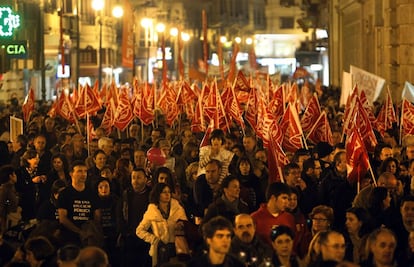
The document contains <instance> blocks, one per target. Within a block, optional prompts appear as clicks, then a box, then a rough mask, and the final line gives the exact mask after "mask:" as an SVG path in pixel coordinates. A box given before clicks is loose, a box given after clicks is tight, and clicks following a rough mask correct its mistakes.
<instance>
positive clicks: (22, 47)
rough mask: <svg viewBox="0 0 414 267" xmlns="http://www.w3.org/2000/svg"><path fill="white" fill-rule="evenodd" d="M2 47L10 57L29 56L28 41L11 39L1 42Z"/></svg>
mask: <svg viewBox="0 0 414 267" xmlns="http://www.w3.org/2000/svg"><path fill="white" fill-rule="evenodd" d="M0 48H1V49H4V53H5V54H6V55H7V56H8V57H9V58H26V57H27V42H26V41H10V42H6V43H5V44H1V46H0Z"/></svg>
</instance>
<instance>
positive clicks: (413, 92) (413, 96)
mask: <svg viewBox="0 0 414 267" xmlns="http://www.w3.org/2000/svg"><path fill="white" fill-rule="evenodd" d="M404 98H405V99H407V100H408V101H410V102H411V103H414V85H412V84H411V83H409V82H407V81H405V83H404V89H403V90H402V94H401V99H404Z"/></svg>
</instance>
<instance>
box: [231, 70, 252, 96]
mask: <svg viewBox="0 0 414 267" xmlns="http://www.w3.org/2000/svg"><path fill="white" fill-rule="evenodd" d="M234 90H236V91H244V92H250V84H249V81H248V80H247V79H246V76H244V74H243V72H242V71H239V72H237V77H236V84H235V85H234Z"/></svg>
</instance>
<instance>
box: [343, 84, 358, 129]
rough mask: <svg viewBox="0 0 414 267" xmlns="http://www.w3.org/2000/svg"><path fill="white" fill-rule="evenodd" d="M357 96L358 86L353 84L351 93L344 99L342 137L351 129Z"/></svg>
mask: <svg viewBox="0 0 414 267" xmlns="http://www.w3.org/2000/svg"><path fill="white" fill-rule="evenodd" d="M358 96H359V94H358V87H357V86H355V87H354V89H353V90H352V93H351V94H350V95H349V96H348V99H347V100H346V105H345V113H344V124H343V129H342V137H343V136H344V135H349V134H350V131H351V129H352V123H351V120H353V119H354V117H355V112H356V108H355V103H356V99H357V98H358Z"/></svg>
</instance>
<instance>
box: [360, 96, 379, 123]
mask: <svg viewBox="0 0 414 267" xmlns="http://www.w3.org/2000/svg"><path fill="white" fill-rule="evenodd" d="M359 100H360V101H361V103H362V106H363V107H364V109H365V111H366V112H367V115H368V119H369V121H370V122H371V124H375V121H376V120H377V119H376V118H375V115H374V112H373V111H372V105H371V104H370V103H369V102H368V98H367V96H366V94H365V92H364V90H361V93H360V96H359Z"/></svg>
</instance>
